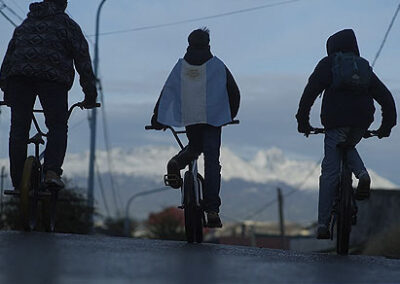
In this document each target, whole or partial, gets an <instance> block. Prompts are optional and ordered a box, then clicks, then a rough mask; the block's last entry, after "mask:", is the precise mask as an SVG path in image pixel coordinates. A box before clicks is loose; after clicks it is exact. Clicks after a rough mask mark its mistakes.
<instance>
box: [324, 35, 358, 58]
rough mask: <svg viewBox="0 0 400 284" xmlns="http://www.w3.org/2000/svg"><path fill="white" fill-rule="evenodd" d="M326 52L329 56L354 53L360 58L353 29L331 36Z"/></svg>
mask: <svg viewBox="0 0 400 284" xmlns="http://www.w3.org/2000/svg"><path fill="white" fill-rule="evenodd" d="M326 50H327V52H328V56H329V55H332V54H334V53H336V52H343V53H345V52H353V53H354V54H355V55H357V56H360V50H359V49H358V44H357V38H356V35H355V33H354V31H353V30H352V29H346V30H342V31H339V32H337V33H335V34H333V35H331V36H330V37H329V38H328V41H327V42H326Z"/></svg>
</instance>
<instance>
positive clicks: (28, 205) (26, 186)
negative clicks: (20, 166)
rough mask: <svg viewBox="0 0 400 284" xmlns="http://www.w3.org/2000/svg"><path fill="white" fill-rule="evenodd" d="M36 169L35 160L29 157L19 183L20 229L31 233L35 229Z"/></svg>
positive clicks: (36, 201)
mask: <svg viewBox="0 0 400 284" xmlns="http://www.w3.org/2000/svg"><path fill="white" fill-rule="evenodd" d="M38 174H39V172H38V167H37V162H36V158H35V157H33V156H30V157H28V158H27V159H26V161H25V164H24V171H23V173H22V179H21V183H20V192H21V195H20V212H21V222H22V227H23V229H24V230H25V231H31V230H33V229H34V228H35V227H36V220H37V216H36V213H37V212H36V211H37V203H38V188H37V178H38V177H37V175H38Z"/></svg>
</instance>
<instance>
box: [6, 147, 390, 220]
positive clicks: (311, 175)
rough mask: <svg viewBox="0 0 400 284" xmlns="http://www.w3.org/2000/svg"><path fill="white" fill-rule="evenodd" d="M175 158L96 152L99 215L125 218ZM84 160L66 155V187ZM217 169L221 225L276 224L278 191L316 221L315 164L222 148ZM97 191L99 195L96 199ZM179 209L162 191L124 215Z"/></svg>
mask: <svg viewBox="0 0 400 284" xmlns="http://www.w3.org/2000/svg"><path fill="white" fill-rule="evenodd" d="M176 152H177V149H176V148H174V147H164V146H145V147H136V148H132V149H122V148H114V149H112V150H111V151H110V153H107V152H106V151H98V152H97V156H96V157H97V159H96V169H97V173H98V176H97V179H96V188H95V198H96V201H97V202H96V206H97V209H98V211H99V213H100V214H102V215H108V214H111V215H115V214H120V215H121V214H125V213H123V212H125V210H126V204H127V200H128V199H129V198H130V197H131V196H132V195H134V194H136V193H139V192H143V191H148V190H151V189H155V188H163V183H162V178H163V175H164V173H165V171H166V164H167V162H168V160H169V159H170V158H171V157H172V156H173V155H175V154H176ZM88 157H89V154H88V153H87V152H85V153H73V154H67V156H66V158H65V162H64V167H63V168H64V176H65V177H66V179H67V180H68V181H69V183H72V184H73V185H76V186H78V187H81V188H85V187H86V183H87V174H88ZM109 162H110V163H109ZM1 165H8V160H7V159H0V166H1ZM109 165H111V172H112V175H110V168H109ZM221 165H222V184H221V198H222V202H223V205H222V207H221V215H222V217H223V218H224V219H225V220H224V221H241V220H245V219H249V218H250V219H256V220H272V221H273V220H277V206H276V202H275V201H276V196H277V193H276V189H277V188H278V187H279V188H280V189H281V190H282V192H283V194H284V196H287V198H285V216H286V218H287V219H289V220H291V221H297V222H311V221H313V220H315V219H316V210H317V200H318V180H319V175H320V163H319V162H316V161H311V160H299V159H293V158H289V157H288V156H287V155H285V153H284V152H283V151H282V150H280V149H278V148H270V149H267V150H259V151H258V152H257V153H256V154H255V155H254V156H253V157H251V158H250V159H244V158H242V157H239V155H237V154H235V153H234V152H233V151H232V150H230V149H229V148H225V147H222V149H221ZM199 169H200V172H202V169H203V159H202V157H200V159H199ZM369 172H370V175H371V178H372V187H373V188H384V189H395V188H398V186H397V185H396V184H394V183H392V182H391V181H389V180H387V179H385V178H383V177H381V176H379V175H378V174H377V173H376V172H374V171H373V170H369ZM111 181H112V182H111ZM112 183H113V184H114V189H115V194H114V191H113V190H112V188H113V186H112ZM101 188H103V189H102V190H103V192H104V195H102V193H101ZM103 196H104V198H103ZM179 203H180V194H179V191H177V190H172V189H168V188H166V190H165V191H162V192H160V193H157V194H154V195H149V196H144V197H140V198H138V199H137V200H135V201H133V202H132V204H131V208H129V214H130V215H131V216H134V217H135V218H137V219H145V218H146V217H147V216H148V214H149V213H150V212H156V211H159V210H161V209H162V208H164V207H168V206H178V205H179ZM117 212H118V213H117ZM256 213H257V214H256Z"/></svg>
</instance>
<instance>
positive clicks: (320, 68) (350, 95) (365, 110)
mask: <svg viewBox="0 0 400 284" xmlns="http://www.w3.org/2000/svg"><path fill="white" fill-rule="evenodd" d="M327 52H328V56H327V57H325V58H323V59H322V60H321V61H320V62H319V63H318V65H317V66H316V68H315V70H314V72H313V73H312V74H311V76H310V78H309V80H308V84H307V86H306V87H305V89H304V92H303V95H302V97H301V100H300V104H299V109H298V112H297V114H296V118H297V122H298V131H299V132H300V133H304V134H306V135H308V134H309V133H310V131H311V130H312V127H311V125H310V123H309V116H310V109H311V107H312V105H313V104H314V101H315V99H316V98H317V97H318V95H319V94H321V93H322V92H324V93H323V99H322V107H321V122H322V124H323V126H324V127H325V140H324V159H323V162H322V165H321V167H322V169H321V177H320V185H319V204H318V229H317V238H319V239H328V238H330V232H329V224H330V219H331V211H332V206H333V202H334V198H335V194H336V189H337V185H338V183H339V172H340V151H339V149H338V148H337V145H338V144H339V143H341V142H346V143H347V144H349V145H352V146H356V145H357V144H358V142H360V140H361V139H362V137H363V136H364V134H365V132H366V130H368V127H369V126H370V125H371V124H372V122H373V120H374V112H375V107H374V100H375V101H376V102H378V103H379V104H380V105H381V107H382V124H381V126H380V127H379V129H378V130H377V135H378V137H379V138H383V137H389V135H390V133H391V129H392V128H393V126H395V125H396V118H397V114H396V108H395V103H394V100H393V97H392V94H391V93H390V91H389V90H388V89H387V88H386V87H385V85H384V84H383V83H382V82H381V81H380V80H379V78H378V77H377V76H376V74H375V73H374V72H373V71H372V68H371V67H369V64H368V62H367V61H366V60H365V59H363V58H361V57H359V56H360V52H359V49H358V44H357V39H356V36H355V34H354V31H353V30H351V29H346V30H342V31H339V32H337V33H335V34H334V35H332V36H331V37H329V39H328V41H327ZM343 54H344V55H346V54H347V55H350V56H352V55H353V56H355V57H354V58H359V59H358V60H359V61H358V62H360V65H362V64H363V62H367V67H368V69H367V70H368V73H367V76H366V77H367V80H366V84H365V88H363V89H357V88H346V87H342V88H339V87H337V86H335V82H334V76H335V72H336V71H335V70H334V65H335V64H337V63H336V62H337V58H338V57H340V56H343ZM364 64H365V63H364ZM355 78H356V79H358V75H356V76H355ZM347 158H348V163H349V167H350V169H351V170H352V172H353V173H354V175H355V176H356V178H357V179H358V180H359V182H358V186H357V189H356V195H355V196H356V199H358V200H362V199H366V198H369V191H370V183H371V179H370V176H369V174H368V172H367V170H366V168H365V166H364V164H363V161H362V160H361V158H360V156H359V154H358V152H357V150H356V148H355V147H353V148H351V149H350V150H349V151H348V154H347Z"/></svg>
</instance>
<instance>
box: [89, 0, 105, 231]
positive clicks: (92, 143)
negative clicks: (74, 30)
mask: <svg viewBox="0 0 400 284" xmlns="http://www.w3.org/2000/svg"><path fill="white" fill-rule="evenodd" d="M105 2H106V0H102V1H101V2H100V5H99V7H98V9H97V16H96V41H95V45H94V60H93V66H94V75H95V77H96V85H97V81H98V71H99V30H100V12H101V8H102V7H103V5H104V3H105ZM96 125H97V109H96V108H93V109H92V115H91V117H90V156H89V178H88V192H87V198H88V207H89V208H93V207H94V194H93V188H94V165H95V159H96ZM89 218H90V220H89V222H90V224H93V214H91V215H90V217H89Z"/></svg>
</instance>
